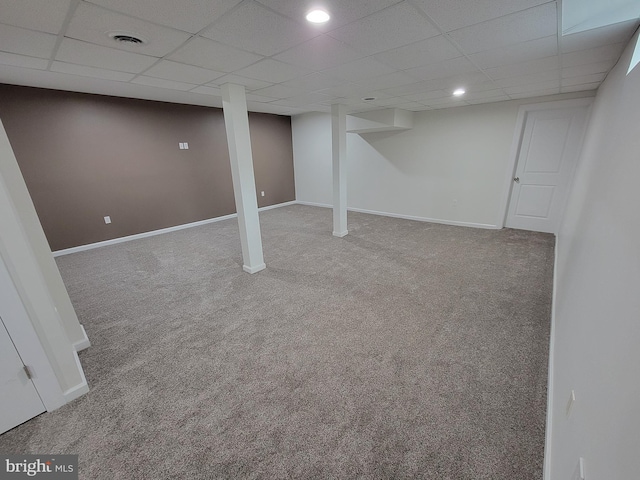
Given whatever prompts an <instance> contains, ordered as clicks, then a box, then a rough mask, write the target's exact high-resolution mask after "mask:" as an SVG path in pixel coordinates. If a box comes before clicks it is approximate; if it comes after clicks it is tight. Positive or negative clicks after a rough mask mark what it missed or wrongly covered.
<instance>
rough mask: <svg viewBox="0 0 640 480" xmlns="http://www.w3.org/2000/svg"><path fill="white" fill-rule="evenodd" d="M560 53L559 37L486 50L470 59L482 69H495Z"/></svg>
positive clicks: (553, 36) (470, 56) (549, 37)
mask: <svg viewBox="0 0 640 480" xmlns="http://www.w3.org/2000/svg"><path fill="white" fill-rule="evenodd" d="M557 53H558V36H557V35H551V36H548V37H543V38H538V39H536V40H530V41H528V42H520V43H515V44H513V45H507V46H506V47H501V48H496V49H493V50H485V51H484V52H478V53H474V54H473V55H469V59H470V60H471V61H473V63H475V64H476V65H478V67H480V68H493V67H500V66H502V65H509V64H511V63H518V62H526V61H528V60H535V59H537V58H544V57H551V56H553V55H557Z"/></svg>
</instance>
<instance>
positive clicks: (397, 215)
mask: <svg viewBox="0 0 640 480" xmlns="http://www.w3.org/2000/svg"><path fill="white" fill-rule="evenodd" d="M347 210H349V211H350V212H358V213H368V214H371V215H381V216H383V217H392V218H402V219H404V220H416V221H418V222H429V223H440V224H443V225H454V226H457V227H472V228H486V229H491V230H497V229H498V226H497V225H491V224H488V223H473V222H458V221H456V220H442V219H440V218H428V217H416V216H413V215H403V214H400V213H389V212H378V211H376V210H366V209H364V208H353V207H349V208H347Z"/></svg>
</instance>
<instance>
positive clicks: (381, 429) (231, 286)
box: [0, 205, 554, 480]
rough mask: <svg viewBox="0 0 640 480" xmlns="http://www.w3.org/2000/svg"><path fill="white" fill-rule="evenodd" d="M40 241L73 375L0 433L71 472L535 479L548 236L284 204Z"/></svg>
mask: <svg viewBox="0 0 640 480" xmlns="http://www.w3.org/2000/svg"><path fill="white" fill-rule="evenodd" d="M261 220H262V232H263V242H264V248H265V261H266V263H267V270H264V271H262V272H260V273H258V274H255V275H248V274H246V273H243V272H242V268H241V253H240V245H239V238H238V231H237V223H236V221H235V220H227V221H223V222H219V223H215V224H211V225H207V226H203V227H197V228H192V229H188V230H182V231H179V232H175V233H170V234H165V235H160V236H156V237H151V238H147V239H143V240H138V241H133V242H128V243H124V244H120V245H115V246H111V247H105V248H101V249H96V250H91V251H87V252H82V253H77V254H73V255H68V256H64V257H60V258H58V264H59V267H60V270H61V272H62V275H63V278H64V280H65V283H66V284H67V288H68V290H69V293H70V295H71V298H72V300H73V303H74V305H75V307H76V310H77V312H78V315H79V317H80V319H81V322H82V323H83V324H84V326H85V328H86V330H87V332H88V334H89V337H90V339H91V342H92V347H91V348H89V349H88V350H85V351H84V352H82V353H81V354H80V358H81V360H82V364H83V366H84V369H85V373H86V376H87V379H88V381H89V385H90V387H91V391H90V392H89V393H88V394H87V395H85V396H84V397H82V398H80V399H78V400H76V401H74V402H72V403H71V404H69V405H66V406H64V407H63V408H61V409H59V410H57V411H55V412H52V413H48V414H44V415H41V416H40V417H37V418H35V419H33V420H31V421H29V422H27V423H26V424H24V425H22V426H20V427H17V428H15V429H13V430H11V431H9V432H7V433H6V434H4V435H1V436H0V452H4V453H41V454H44V453H49V454H51V453H58V454H61V453H77V454H79V455H80V478H82V479H92V480H97V479H110V480H111V479H123V480H124V479H126V480H131V479H169V478H172V479H173V478H176V479H217V478H265V479H275V478H302V479H316V478H317V479H325V478H335V479H343V478H367V479H369V478H370V479H387V478H389V479H391V478H426V479H434V480H444V479H455V480H460V479H473V480H478V479H492V480H499V479H505V480H514V479H518V480H520V479H524V480H529V479H541V478H542V459H543V447H544V419H545V403H546V379H547V355H548V340H549V322H550V304H551V289H552V270H553V245H554V238H553V236H552V235H547V234H539V233H531V232H524V231H517V230H509V229H505V230H501V231H492V230H480V229H472V228H462V227H452V226H445V225H435V224H429V223H421V222H413V221H407V220H399V219H392V218H385V217H378V216H372V215H365V214H357V213H349V235H348V236H347V237H345V238H343V239H338V238H335V237H332V235H331V211H330V210H328V209H321V208H314V207H306V206H301V205H294V206H290V207H284V208H279V209H275V210H270V211H266V212H263V213H262V214H261Z"/></svg>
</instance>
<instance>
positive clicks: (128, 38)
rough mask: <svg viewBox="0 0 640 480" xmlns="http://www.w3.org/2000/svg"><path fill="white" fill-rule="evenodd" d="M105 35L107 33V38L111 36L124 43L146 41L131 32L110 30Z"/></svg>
mask: <svg viewBox="0 0 640 480" xmlns="http://www.w3.org/2000/svg"><path fill="white" fill-rule="evenodd" d="M107 35H109V38H112V39H113V40H115V41H116V42H118V43H124V44H125V45H134V46H136V45H144V44H145V43H147V40H146V39H144V38H142V37H140V36H138V35H135V34H133V33H128V32H110V33H108V34H107Z"/></svg>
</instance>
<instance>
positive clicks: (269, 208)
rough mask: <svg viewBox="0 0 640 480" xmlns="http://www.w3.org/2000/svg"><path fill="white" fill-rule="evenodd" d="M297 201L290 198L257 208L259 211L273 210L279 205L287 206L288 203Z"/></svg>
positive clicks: (292, 203) (291, 203)
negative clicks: (289, 199) (288, 200)
mask: <svg viewBox="0 0 640 480" xmlns="http://www.w3.org/2000/svg"><path fill="white" fill-rule="evenodd" d="M297 203H298V202H296V201H295V200H291V201H290V202H284V203H276V204H275V205H267V206H266V207H260V208H259V209H258V211H259V212H264V211H266V210H274V209H276V208H280V207H288V206H289V205H295V204H297Z"/></svg>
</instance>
